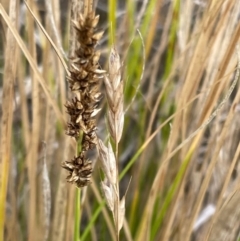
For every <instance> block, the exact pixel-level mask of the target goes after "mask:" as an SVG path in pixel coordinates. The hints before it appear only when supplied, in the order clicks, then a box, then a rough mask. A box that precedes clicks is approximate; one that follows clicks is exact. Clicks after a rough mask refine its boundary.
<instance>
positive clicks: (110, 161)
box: [98, 48, 125, 240]
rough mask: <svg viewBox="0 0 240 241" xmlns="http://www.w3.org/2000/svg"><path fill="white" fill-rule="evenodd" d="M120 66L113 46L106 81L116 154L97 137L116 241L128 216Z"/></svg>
mask: <svg viewBox="0 0 240 241" xmlns="http://www.w3.org/2000/svg"><path fill="white" fill-rule="evenodd" d="M120 69H121V63H120V57H119V55H118V53H117V52H116V50H115V49H114V48H113V49H112V50H111V52H110V56H109V74H108V76H105V78H104V82H105V86H106V92H107V101H108V124H109V132H110V135H111V137H112V138H113V140H114V142H115V144H116V146H115V154H114V152H113V148H112V146H111V144H110V142H108V146H105V145H104V144H103V142H102V141H101V140H98V151H99V158H100V161H101V166H102V170H103V172H104V174H105V179H104V181H103V182H102V183H101V186H102V191H103V195H104V197H105V199H106V202H107V205H108V207H109V209H110V211H111V212H112V214H113V219H114V222H115V227H116V237H117V240H119V231H120V230H121V228H122V226H123V221H124V215H125V196H123V198H122V199H121V200H120V198H119V196H120V195H119V184H118V163H117V158H118V143H119V141H120V139H121V136H122V131H123V123H124V111H123V81H121V73H120Z"/></svg>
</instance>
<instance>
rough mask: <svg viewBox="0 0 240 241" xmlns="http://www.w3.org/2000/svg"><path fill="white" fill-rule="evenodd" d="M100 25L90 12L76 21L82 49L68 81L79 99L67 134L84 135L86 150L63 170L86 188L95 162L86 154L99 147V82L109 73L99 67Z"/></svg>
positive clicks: (72, 105)
mask: <svg viewBox="0 0 240 241" xmlns="http://www.w3.org/2000/svg"><path fill="white" fill-rule="evenodd" d="M98 22H99V16H95V13H94V12H90V13H88V14H87V16H86V17H85V16H84V15H83V14H79V17H78V21H74V20H73V21H72V23H73V26H74V27H75V29H76V32H77V36H76V38H77V40H78V42H79V46H80V47H79V48H78V49H77V50H76V51H75V53H76V57H74V58H73V59H72V60H71V65H70V73H71V75H70V76H68V78H67V79H68V83H69V88H70V90H71V91H72V92H73V94H74V95H75V97H74V98H73V99H72V100H71V101H67V103H66V104H65V107H66V109H67V113H68V114H69V116H70V118H69V122H68V124H67V130H66V134H67V135H69V136H71V137H74V138H75V140H76V141H79V139H80V134H81V133H83V136H82V139H81V144H82V151H81V152H80V153H79V155H78V156H77V157H75V158H74V159H72V160H71V161H65V162H64V163H63V164H62V167H63V168H65V169H66V170H68V171H69V176H68V177H67V180H68V182H70V183H75V184H76V186H77V187H83V186H86V185H87V184H88V183H89V182H90V178H91V173H92V163H91V161H90V160H87V159H86V152H87V151H88V150H90V149H93V148H95V146H96V134H95V131H96V128H97V127H96V120H95V116H96V115H97V113H98V112H99V111H100V109H99V108H98V106H99V101H100V99H101V96H102V95H101V93H100V92H99V83H100V82H99V80H100V79H102V78H103V75H104V74H105V71H104V70H102V69H101V68H100V66H99V64H98V61H99V58H100V51H96V50H95V46H96V45H97V43H98V41H99V40H100V38H101V37H102V35H103V31H97V29H96V27H97V24H98Z"/></svg>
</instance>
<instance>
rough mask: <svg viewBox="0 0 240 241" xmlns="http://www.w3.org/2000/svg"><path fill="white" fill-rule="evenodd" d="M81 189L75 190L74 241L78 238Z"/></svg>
mask: <svg viewBox="0 0 240 241" xmlns="http://www.w3.org/2000/svg"><path fill="white" fill-rule="evenodd" d="M80 200H81V189H79V188H78V189H77V191H76V201H75V224H74V241H79V240H80V219H81V208H80Z"/></svg>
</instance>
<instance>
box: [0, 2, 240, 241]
mask: <svg viewBox="0 0 240 241" xmlns="http://www.w3.org/2000/svg"><path fill="white" fill-rule="evenodd" d="M76 2H77V3H78V5H77V6H75V5H74V4H76ZM82 2H83V1H80V0H79V1H63V0H62V1H58V0H51V1H27V3H28V5H29V7H30V9H31V10H32V12H33V14H34V16H35V18H34V17H33V16H32V14H31V13H30V10H29V9H28V8H27V7H26V5H25V3H24V2H23V1H17V0H10V1H9V0H2V1H1V5H0V13H1V18H0V32H1V34H0V105H1V109H0V115H1V129H0V140H1V146H0V150H1V155H0V158H1V159H0V173H1V174H0V188H1V190H0V192H1V193H0V241H2V240H6V241H12V240H18V241H22V240H24V241H25V240H29V241H35V240H36V241H38V240H53V241H55V240H58V241H61V240H64V241H65V240H66V241H68V240H69V241H70V240H75V241H76V240H93V241H95V240H96V241H97V240H115V234H114V225H113V221H112V217H111V214H110V212H109V211H108V210H107V207H106V206H105V203H104V200H103V198H102V195H101V191H100V188H99V186H100V185H99V182H100V180H101V178H100V172H99V166H98V165H99V164H98V162H97V156H96V153H93V154H92V155H93V156H96V157H95V159H96V162H95V171H94V175H93V176H94V178H93V180H92V184H91V185H90V186H89V187H87V188H84V189H83V190H82V192H81V197H82V199H81V205H79V196H78V195H76V193H77V192H76V188H75V187H73V186H71V185H70V184H68V183H66V181H65V178H66V175H67V173H66V172H65V171H64V170H62V168H61V162H62V161H63V160H67V159H70V158H72V157H73V156H74V143H73V142H72V141H71V140H70V138H69V137H67V136H66V135H65V133H64V132H65V123H66V120H67V117H66V113H65V109H64V104H65V102H66V99H67V98H70V96H68V89H67V82H66V78H65V77H66V66H67V64H68V63H67V57H66V56H68V54H69V52H70V51H71V50H70V49H69V48H70V47H69V46H70V45H71V40H72V39H71V38H72V36H73V35H72V33H71V31H70V18H71V17H70V16H71V14H73V13H74V14H76V13H77V11H78V9H81V4H82ZM73 6H74V7H73ZM79 6H80V7H79ZM95 6H96V12H97V14H100V26H99V28H100V29H103V30H105V34H104V37H103V39H102V41H101V42H100V44H99V46H98V49H101V50H102V58H101V65H102V66H103V67H105V66H106V60H107V56H108V53H109V50H110V47H111V46H112V44H114V45H115V46H116V48H117V50H118V52H119V54H120V55H121V58H122V60H123V67H122V76H123V81H124V83H125V90H124V95H125V107H126V109H127V112H126V114H125V126H124V133H123V137H122V141H121V142H120V145H119V153H120V160H119V161H120V163H119V166H120V171H121V174H120V178H121V182H120V190H122V195H123V194H124V191H125V190H126V186H127V185H128V182H129V180H130V178H132V180H131V184H130V188H129V191H128V193H127V198H126V218H125V221H124V228H123V230H122V231H121V238H120V240H127V241H131V240H137V241H145V240H149V241H153V240H162V241H167V240H171V241H172V240H177V241H189V240H192V241H195V240H196V241H197V240H201V241H202V240H210V241H215V240H220V241H221V240H229V241H236V240H240V237H239V232H240V221H239V220H240V190H239V188H240V176H239V172H240V164H239V160H240V157H239V152H240V147H239V140H240V102H239V100H240V96H239V95H240V93H239V91H238V90H239V81H238V82H237V84H236V86H235V82H236V81H235V82H234V80H238V76H237V74H238V73H237V72H236V71H237V70H236V68H237V65H239V64H238V60H237V59H238V57H237V55H236V47H237V45H238V41H239V36H240V22H239V16H240V2H239V1H237V0H173V1H166V0H148V1H147V0H135V1H134V0H129V1H116V0H109V1H106V0H105V1H103V0H99V1H95ZM71 9H72V10H71ZM36 19H38V21H39V22H40V23H41V24H42V26H43V27H44V29H45V30H46V32H47V33H48V35H49V37H46V35H45V34H44V33H43V31H42V30H41V28H40V27H39V25H38V24H37V21H36ZM9 29H11V31H9ZM138 31H139V32H138ZM50 39H51V40H52V43H51V42H50ZM69 42H70V44H69ZM53 43H54V44H55V46H56V49H57V52H56V50H54V48H53ZM59 56H61V58H62V60H61V61H60V58H59ZM63 63H64V65H65V67H64V65H63ZM234 76H236V77H234ZM233 87H235V88H234V89H233V92H232V93H231V89H232V88H233ZM102 90H103V91H104V86H103V87H102ZM230 93H231V95H230V97H229V94H230ZM228 97H229V98H228ZM102 106H103V110H102V112H101V114H100V115H99V122H98V123H99V124H98V135H99V136H100V137H101V138H102V139H104V138H106V136H107V128H106V124H105V119H106V118H105V99H103V101H102ZM212 114H213V116H212V117H215V118H214V119H213V120H212V121H209V120H210V119H211V115H212ZM215 114H216V116H215ZM78 224H80V225H78ZM76 225H77V227H76ZM78 229H80V234H79V233H78V232H76V230H78ZM74 230H75V231H74ZM74 233H75V235H74Z"/></svg>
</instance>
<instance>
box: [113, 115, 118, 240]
mask: <svg viewBox="0 0 240 241" xmlns="http://www.w3.org/2000/svg"><path fill="white" fill-rule="evenodd" d="M114 119H115V120H114V121H115V127H116V126H117V121H116V118H114ZM115 130H116V129H115ZM115 136H116V137H117V133H115ZM115 142H116V146H115V148H116V149H115V158H116V190H117V193H116V199H115V200H116V203H115V212H116V237H117V241H119V183H118V141H117V138H116V140H115Z"/></svg>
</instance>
